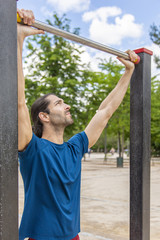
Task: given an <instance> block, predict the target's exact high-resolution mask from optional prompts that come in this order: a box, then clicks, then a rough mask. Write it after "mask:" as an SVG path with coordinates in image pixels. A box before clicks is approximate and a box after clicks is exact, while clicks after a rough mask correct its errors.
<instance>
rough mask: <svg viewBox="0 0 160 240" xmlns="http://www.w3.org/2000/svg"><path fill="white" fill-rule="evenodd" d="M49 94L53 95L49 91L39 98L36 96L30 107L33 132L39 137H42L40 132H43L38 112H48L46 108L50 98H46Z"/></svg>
mask: <svg viewBox="0 0 160 240" xmlns="http://www.w3.org/2000/svg"><path fill="white" fill-rule="evenodd" d="M50 95H54V96H55V94H54V93H49V94H46V95H44V96H42V97H40V98H38V99H37V100H36V101H35V102H34V103H33V105H32V107H31V118H32V122H33V127H32V129H33V132H34V133H35V135H36V136H37V137H39V138H41V137H42V133H43V123H42V122H41V120H40V118H39V116H38V115H39V113H40V112H44V113H48V114H49V113H50V111H49V109H48V105H49V104H50V100H49V99H47V97H48V96H50Z"/></svg>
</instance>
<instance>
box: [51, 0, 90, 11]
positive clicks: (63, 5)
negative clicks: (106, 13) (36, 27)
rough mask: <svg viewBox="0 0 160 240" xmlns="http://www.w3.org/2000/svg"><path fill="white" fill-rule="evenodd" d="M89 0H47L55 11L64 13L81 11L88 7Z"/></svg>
mask: <svg viewBox="0 0 160 240" xmlns="http://www.w3.org/2000/svg"><path fill="white" fill-rule="evenodd" d="M90 1H91V0H47V3H49V4H50V5H52V6H53V7H54V9H55V10H56V11H57V12H60V13H66V12H69V11H75V12H82V11H86V10H88V8H89V5H90Z"/></svg>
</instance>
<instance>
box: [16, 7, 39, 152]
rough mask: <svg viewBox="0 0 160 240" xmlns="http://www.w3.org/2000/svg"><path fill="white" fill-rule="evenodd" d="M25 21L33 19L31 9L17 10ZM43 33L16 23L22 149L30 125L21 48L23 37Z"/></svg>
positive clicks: (29, 21) (29, 22)
mask: <svg viewBox="0 0 160 240" xmlns="http://www.w3.org/2000/svg"><path fill="white" fill-rule="evenodd" d="M17 12H18V13H19V15H20V17H21V18H22V19H24V20H25V21H24V22H25V23H26V24H28V25H31V24H32V22H33V21H34V15H33V13H32V11H25V10H17ZM38 33H43V31H41V30H37V29H33V28H31V27H28V26H23V25H21V24H17V47H18V49H17V58H18V150H19V151H23V150H24V149H25V148H26V146H27V145H28V144H29V142H30V141H31V139H32V126H31V120H30V115H29V110H28V108H27V105H26V101H25V79H24V75H23V64H22V49H23V42H24V39H25V37H27V36H30V35H34V34H38Z"/></svg>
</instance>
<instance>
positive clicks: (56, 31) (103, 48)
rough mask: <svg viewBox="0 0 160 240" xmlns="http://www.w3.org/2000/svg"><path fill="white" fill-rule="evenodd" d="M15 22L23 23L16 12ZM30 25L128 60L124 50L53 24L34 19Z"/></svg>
mask: <svg viewBox="0 0 160 240" xmlns="http://www.w3.org/2000/svg"><path fill="white" fill-rule="evenodd" d="M17 22H19V23H23V21H22V19H21V18H20V17H19V15H18V13H17ZM32 27H35V28H38V29H41V30H44V31H46V32H49V33H52V34H55V35H57V36H59V37H63V38H66V39H68V40H71V41H75V42H77V43H81V44H82V45H86V46H88V47H92V48H95V49H98V50H100V51H103V52H107V53H110V54H113V55H115V56H118V57H122V58H124V59H126V60H130V58H129V55H128V54H127V53H125V52H122V51H120V50H117V49H114V48H111V47H109V46H106V45H104V44H101V43H98V42H95V41H92V40H90V39H87V38H84V37H80V36H78V35H76V34H73V33H70V32H67V31H64V30H62V29H58V28H56V27H53V26H51V25H48V24H46V23H43V22H41V21H38V20H35V22H34V23H32ZM139 61H140V57H138V58H137V61H135V62H134V63H135V64H138V63H139Z"/></svg>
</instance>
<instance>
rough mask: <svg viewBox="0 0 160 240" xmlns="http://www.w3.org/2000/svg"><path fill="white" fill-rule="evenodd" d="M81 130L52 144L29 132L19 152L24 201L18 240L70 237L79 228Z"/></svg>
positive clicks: (84, 149) (83, 150)
mask: <svg viewBox="0 0 160 240" xmlns="http://www.w3.org/2000/svg"><path fill="white" fill-rule="evenodd" d="M87 151H88V138H87V135H86V134H85V132H81V133H78V134H76V135H75V136H73V137H72V138H71V139H70V140H69V141H68V142H64V143H63V144H55V143H53V142H50V141H48V140H46V139H42V138H38V137H37V136H36V135H35V134H33V137H32V140H31V142H30V143H29V145H28V146H27V149H26V150H25V151H24V152H19V159H20V171H21V174H22V178H23V182H24V189H25V202H24V211H23V215H22V220H21V225H20V229H19V240H22V239H24V238H27V237H30V238H33V239H36V240H71V239H72V238H74V237H75V236H76V235H77V234H78V233H79V232H80V181H81V159H82V157H83V154H84V153H86V152H87Z"/></svg>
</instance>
